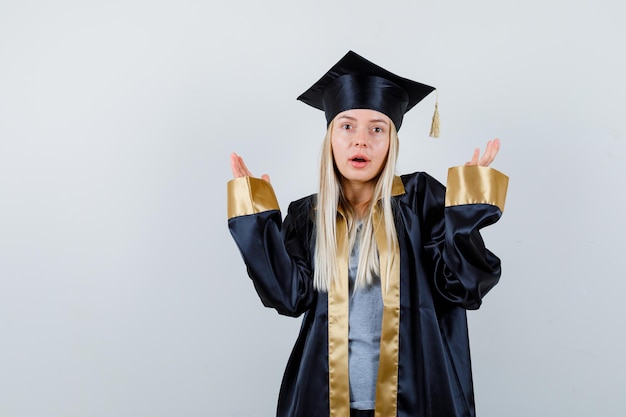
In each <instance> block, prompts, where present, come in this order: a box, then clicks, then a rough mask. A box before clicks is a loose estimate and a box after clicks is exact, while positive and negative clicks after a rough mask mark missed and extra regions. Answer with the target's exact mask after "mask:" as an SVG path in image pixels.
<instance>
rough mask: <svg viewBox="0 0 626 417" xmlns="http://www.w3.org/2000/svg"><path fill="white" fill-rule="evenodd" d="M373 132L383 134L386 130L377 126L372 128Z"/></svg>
mask: <svg viewBox="0 0 626 417" xmlns="http://www.w3.org/2000/svg"><path fill="white" fill-rule="evenodd" d="M372 132H374V133H383V132H384V130H383V128H382V127H379V126H376V127H374V128H372Z"/></svg>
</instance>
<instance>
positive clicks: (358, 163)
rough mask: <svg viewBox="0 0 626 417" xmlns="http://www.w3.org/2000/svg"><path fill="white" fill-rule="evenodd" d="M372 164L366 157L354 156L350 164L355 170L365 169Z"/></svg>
mask: <svg viewBox="0 0 626 417" xmlns="http://www.w3.org/2000/svg"><path fill="white" fill-rule="evenodd" d="M368 162H370V160H369V158H368V157H367V156H365V155H360V154H359V155H354V156H352V157H351V158H350V164H351V165H352V166H353V167H355V168H363V167H364V166H366V165H367V164H368Z"/></svg>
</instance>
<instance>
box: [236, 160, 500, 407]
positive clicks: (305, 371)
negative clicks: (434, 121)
mask: <svg viewBox="0 0 626 417" xmlns="http://www.w3.org/2000/svg"><path fill="white" fill-rule="evenodd" d="M494 171H495V170H494ZM495 172H496V173H497V171H495ZM497 174H499V173H497ZM499 175H501V176H502V177H503V178H506V177H504V176H503V175H502V174H499ZM401 179H402V184H403V186H404V190H403V192H401V193H399V194H398V195H395V196H394V197H392V206H393V209H394V220H395V227H396V231H397V234H398V241H399V246H400V247H399V252H400V324H399V352H398V353H397V355H398V371H397V373H398V382H397V416H398V417H409V416H410V417H426V416H434V417H461V416H463V417H469V416H474V415H475V411H474V393H473V387H472V373H471V365H470V351H469V341H468V330H467V320H466V310H467V309H477V308H478V307H479V306H480V305H481V302H482V299H483V297H484V296H485V294H487V292H488V291H489V290H490V289H491V288H492V287H493V286H494V285H496V283H497V282H498V280H499V277H500V260H499V259H498V258H497V257H496V256H495V255H494V254H493V253H491V252H490V251H489V250H487V249H486V248H485V246H484V243H483V239H482V238H481V236H480V234H479V230H480V229H481V228H482V227H485V226H488V225H490V224H492V223H495V222H496V221H497V220H498V219H499V218H500V216H501V208H500V207H498V206H497V205H495V203H493V202H486V203H471V204H466V203H465V202H462V204H459V203H458V202H455V201H454V199H452V198H449V201H448V202H447V203H446V189H445V187H444V186H443V185H441V184H440V183H439V182H438V181H436V180H435V179H434V178H432V177H430V176H429V175H427V174H425V173H414V174H410V175H405V176H402V177H401ZM505 190H506V188H505ZM501 197H503V196H501ZM315 200H316V199H315V196H309V197H306V198H303V199H301V200H298V201H295V202H293V203H291V204H290V206H289V209H288V214H287V216H286V217H285V219H284V221H283V220H282V217H281V213H280V211H279V210H276V209H269V210H264V209H261V210H259V211H258V212H256V213H254V214H248V215H234V217H231V218H230V219H229V228H230V232H231V234H232V236H233V238H234V239H235V242H236V244H237V245H238V247H239V249H240V252H241V254H242V256H243V259H244V261H245V263H246V265H247V270H248V274H249V276H250V277H251V278H252V281H253V283H254V286H255V288H256V291H257V293H258V295H259V297H260V298H261V301H262V302H263V304H264V305H265V306H267V307H271V308H274V309H276V310H277V311H278V312H279V313H280V314H284V315H288V316H294V317H296V316H300V315H302V314H304V318H303V320H302V326H301V330H300V334H299V336H298V338H297V341H296V343H295V346H294V348H293V351H292V353H291V356H290V358H289V361H288V363H287V367H286V370H285V373H284V378H283V381H282V385H281V389H280V394H279V400H278V409H277V416H278V417H327V416H329V414H330V412H329V375H328V372H329V371H328V369H329V365H328V364H329V359H328V356H329V345H328V294H327V293H325V292H318V291H316V290H315V289H314V288H313V281H312V277H313V261H312V260H313V252H314V244H315V230H314V214H313V210H314V207H315ZM503 201H504V200H503V198H502V203H503ZM501 206H503V204H501ZM346 417H347V416H346ZM383 417H391V416H383Z"/></svg>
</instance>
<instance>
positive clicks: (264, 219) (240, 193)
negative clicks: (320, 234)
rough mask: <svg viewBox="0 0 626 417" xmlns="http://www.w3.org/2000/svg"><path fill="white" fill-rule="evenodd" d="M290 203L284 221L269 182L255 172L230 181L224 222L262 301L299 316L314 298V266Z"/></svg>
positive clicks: (292, 205) (297, 215) (297, 214)
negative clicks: (226, 214) (226, 218)
mask: <svg viewBox="0 0 626 417" xmlns="http://www.w3.org/2000/svg"><path fill="white" fill-rule="evenodd" d="M296 211H297V207H296V205H295V204H294V203H292V204H291V205H290V207H289V210H288V214H287V217H286V218H285V221H284V222H283V221H282V216H281V212H280V210H279V207H278V202H277V200H276V196H275V195H274V191H273V189H272V186H271V185H270V184H269V183H268V182H266V181H264V180H262V179H258V178H252V177H241V178H236V179H233V180H231V181H229V183H228V228H229V230H230V233H231V235H232V236H233V238H234V240H235V243H236V244H237V246H238V248H239V251H240V253H241V256H242V257H243V260H244V262H245V264H246V267H247V272H248V275H249V276H250V278H251V279H252V281H253V283H254V287H255V289H256V291H257V293H258V295H259V297H260V298H261V301H262V302H263V305H265V306H266V307H270V308H274V309H276V311H278V313H280V314H283V315H287V316H299V315H300V314H302V313H303V312H304V311H306V310H307V309H308V308H309V306H310V305H311V303H312V302H313V298H314V291H313V285H312V283H313V280H312V271H311V268H310V262H309V260H308V257H307V256H306V253H307V252H306V251H305V248H304V247H303V241H304V240H306V239H304V240H303V239H302V237H301V235H300V234H301V233H303V230H302V228H301V227H298V226H299V225H298V224H297V220H298V219H301V218H302V214H301V213H297V212H296Z"/></svg>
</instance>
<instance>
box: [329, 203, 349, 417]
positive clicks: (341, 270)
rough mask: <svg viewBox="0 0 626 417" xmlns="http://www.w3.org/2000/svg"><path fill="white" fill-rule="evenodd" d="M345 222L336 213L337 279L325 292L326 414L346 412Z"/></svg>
mask: <svg viewBox="0 0 626 417" xmlns="http://www.w3.org/2000/svg"><path fill="white" fill-rule="evenodd" d="M348 251H349V248H348V225H347V223H346V219H345V218H344V217H343V216H341V215H337V268H338V271H337V272H338V274H339V279H333V280H331V284H330V289H329V291H328V402H329V406H330V417H345V416H349V415H350V378H349V374H348V329H349V321H348V319H349V316H348V314H349V308H350V304H349V296H350V294H349V287H348V279H349V278H348V261H349V259H348V257H349V253H348Z"/></svg>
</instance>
